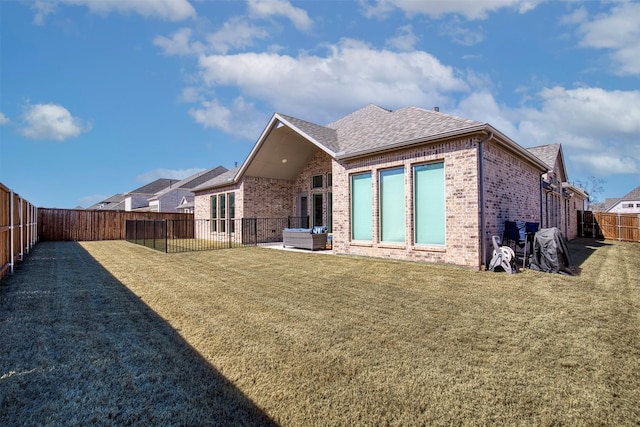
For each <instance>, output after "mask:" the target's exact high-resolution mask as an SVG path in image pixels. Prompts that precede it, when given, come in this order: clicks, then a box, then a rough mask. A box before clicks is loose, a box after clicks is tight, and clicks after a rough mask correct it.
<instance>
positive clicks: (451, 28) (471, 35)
mask: <svg viewBox="0 0 640 427" xmlns="http://www.w3.org/2000/svg"><path fill="white" fill-rule="evenodd" d="M438 32H439V34H440V35H443V36H446V37H448V38H450V39H451V40H452V41H453V42H454V43H457V44H459V45H462V46H474V45H476V44H478V43H480V42H482V41H483V40H484V35H483V34H482V32H480V31H475V30H473V29H471V28H469V24H468V23H464V24H463V23H461V22H460V19H459V18H457V17H454V18H452V19H451V20H450V21H446V22H443V23H442V24H441V25H440V28H439V29H438Z"/></svg>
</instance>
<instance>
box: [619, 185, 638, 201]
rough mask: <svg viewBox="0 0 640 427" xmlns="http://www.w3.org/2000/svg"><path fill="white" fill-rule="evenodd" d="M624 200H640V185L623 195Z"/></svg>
mask: <svg viewBox="0 0 640 427" xmlns="http://www.w3.org/2000/svg"><path fill="white" fill-rule="evenodd" d="M622 200H627V201H631V200H633V201H636V200H640V186H638V187H636V188H634V189H633V190H631V191H629V192H628V193H627V194H625V195H624V196H622Z"/></svg>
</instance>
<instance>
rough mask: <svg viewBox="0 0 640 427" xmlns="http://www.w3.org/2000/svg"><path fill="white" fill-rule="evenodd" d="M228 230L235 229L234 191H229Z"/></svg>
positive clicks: (232, 231) (233, 230)
mask: <svg viewBox="0 0 640 427" xmlns="http://www.w3.org/2000/svg"><path fill="white" fill-rule="evenodd" d="M228 198H229V232H230V233H234V232H235V231H236V222H235V218H236V193H229V194H228Z"/></svg>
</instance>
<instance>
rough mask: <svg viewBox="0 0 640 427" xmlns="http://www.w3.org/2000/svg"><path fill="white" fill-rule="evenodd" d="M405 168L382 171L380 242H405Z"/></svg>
mask: <svg viewBox="0 0 640 427" xmlns="http://www.w3.org/2000/svg"><path fill="white" fill-rule="evenodd" d="M404 199H405V197H404V168H396V169H387V170H383V171H380V241H382V242H404V241H405V228H406V225H405V204H404Z"/></svg>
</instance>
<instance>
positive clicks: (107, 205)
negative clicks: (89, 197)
mask: <svg viewBox="0 0 640 427" xmlns="http://www.w3.org/2000/svg"><path fill="white" fill-rule="evenodd" d="M124 199H125V196H124V194H114V195H113V196H111V197H108V198H106V199H104V200H102V201H100V202H98V203H96V204H93V205H91V206H89V207H88V208H87V210H97V209H99V210H108V211H118V210H121V211H123V210H124Z"/></svg>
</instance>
